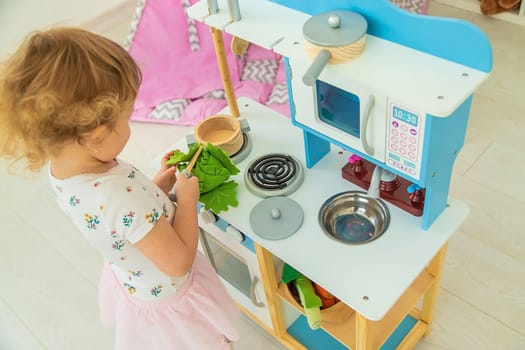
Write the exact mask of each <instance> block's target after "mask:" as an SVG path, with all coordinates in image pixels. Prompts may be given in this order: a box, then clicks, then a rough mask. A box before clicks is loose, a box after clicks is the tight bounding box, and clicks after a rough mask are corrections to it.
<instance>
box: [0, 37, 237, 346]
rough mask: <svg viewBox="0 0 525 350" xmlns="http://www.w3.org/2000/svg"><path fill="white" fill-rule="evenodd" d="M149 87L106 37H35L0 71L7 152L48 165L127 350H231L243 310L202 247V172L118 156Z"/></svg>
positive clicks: (1, 127) (104, 308)
mask: <svg viewBox="0 0 525 350" xmlns="http://www.w3.org/2000/svg"><path fill="white" fill-rule="evenodd" d="M174 64H175V63H174ZM140 82H141V73H140V70H139V67H138V66H137V64H136V63H135V62H134V61H133V59H132V58H131V57H130V55H129V54H128V53H127V52H126V51H125V50H124V49H123V48H122V47H120V46H119V45H118V44H116V43H114V42H112V41H110V40H108V39H106V38H104V37H102V36H99V35H96V34H93V33H90V32H88V31H85V30H82V29H77V28H56V29H51V30H48V31H42V32H36V33H33V34H32V35H30V36H29V37H28V38H27V39H26V40H25V41H24V42H23V44H22V45H21V47H20V48H19V49H18V50H17V51H16V52H15V53H14V54H13V55H12V56H11V57H10V58H9V59H8V60H7V61H6V62H5V64H4V65H3V66H2V67H1V70H0V155H2V156H3V157H5V158H9V159H12V160H13V161H17V160H23V161H25V165H26V167H27V168H28V169H30V170H34V171H37V170H39V169H41V168H42V166H44V165H46V164H47V163H48V164H49V165H48V169H49V178H50V181H51V185H52V188H53V190H54V192H55V194H56V198H57V201H58V204H59V206H60V207H61V209H62V210H63V211H64V212H65V213H66V214H67V215H68V217H69V218H70V219H71V220H72V222H73V223H74V224H75V226H76V227H77V228H78V230H79V231H80V232H81V233H82V234H83V235H84V237H85V238H86V239H87V240H88V241H89V243H90V244H92V245H93V246H94V247H95V248H96V249H97V250H98V251H99V252H100V253H101V254H102V255H103V257H104V258H105V261H106V263H105V265H104V268H103V271H102V276H101V279H100V288H99V304H100V311H101V318H102V322H103V323H104V324H105V325H111V324H114V325H115V330H116V340H115V347H116V349H123V350H124V349H125V350H129V349H141V350H142V349H155V350H163V349H170V350H171V349H191V350H213V349H231V342H232V341H235V340H237V339H238V337H239V336H238V333H237V331H236V329H235V327H234V325H233V324H234V321H235V320H234V318H235V317H237V316H238V310H237V308H236V307H235V305H234V303H233V301H232V300H231V298H230V297H229V296H228V294H227V292H226V289H225V288H224V286H223V285H222V284H221V283H220V280H219V279H218V277H217V275H216V274H215V271H214V270H213V268H212V267H211V265H210V264H209V262H208V261H207V259H206V258H205V257H204V256H202V255H201V254H200V253H198V252H197V245H198V236H199V229H198V224H197V202H198V198H199V188H198V179H197V178H195V177H191V178H187V177H186V176H179V177H178V178H177V177H176V175H175V172H176V167H167V166H166V165H165V162H166V160H167V159H168V158H169V156H170V154H166V155H165V156H164V159H163V160H162V165H161V170H160V171H159V173H158V174H157V175H156V176H155V177H154V179H153V181H151V180H149V179H148V178H146V177H145V176H144V175H143V174H141V173H140V171H138V170H137V169H135V168H134V167H133V166H131V165H129V164H127V163H125V162H124V161H123V160H121V159H118V158H117V156H118V155H119V153H120V152H121V151H122V149H123V148H124V146H125V145H126V143H127V141H128V138H129V135H130V128H129V117H130V115H131V112H132V110H133V104H134V100H135V97H136V94H137V89H138V87H139V85H140ZM173 186H175V190H176V193H177V204H176V205H174V204H173V203H172V202H171V201H170V200H169V199H168V196H167V193H168V192H169V191H170V190H171V189H172V187H173Z"/></svg>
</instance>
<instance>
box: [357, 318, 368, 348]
mask: <svg viewBox="0 0 525 350" xmlns="http://www.w3.org/2000/svg"><path fill="white" fill-rule="evenodd" d="M355 335H356V337H355V348H356V350H372V332H371V327H370V321H368V320H367V319H366V318H365V317H364V316H363V315H361V314H360V313H358V312H356V314H355Z"/></svg>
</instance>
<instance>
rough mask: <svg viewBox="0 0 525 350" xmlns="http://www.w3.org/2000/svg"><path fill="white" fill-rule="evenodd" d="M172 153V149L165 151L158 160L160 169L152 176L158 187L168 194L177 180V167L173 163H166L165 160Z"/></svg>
mask: <svg viewBox="0 0 525 350" xmlns="http://www.w3.org/2000/svg"><path fill="white" fill-rule="evenodd" d="M172 155H173V151H170V152H168V153H166V154H165V155H164V156H163V157H162V160H161V161H160V170H159V172H158V173H157V175H155V177H154V178H153V182H154V183H155V184H156V185H157V186H159V187H160V189H161V190H163V191H164V193H166V194H168V193H169V192H170V191H171V189H172V188H173V185H175V182H176V181H177V176H176V175H175V173H176V172H177V167H176V166H175V165H166V162H167V161H168V159H170V157H171V156H172Z"/></svg>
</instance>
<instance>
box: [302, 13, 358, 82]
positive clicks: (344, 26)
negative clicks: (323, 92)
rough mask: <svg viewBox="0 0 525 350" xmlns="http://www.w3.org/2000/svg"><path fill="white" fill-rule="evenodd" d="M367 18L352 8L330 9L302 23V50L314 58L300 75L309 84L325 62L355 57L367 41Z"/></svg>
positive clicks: (341, 60)
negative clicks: (350, 9)
mask: <svg viewBox="0 0 525 350" xmlns="http://www.w3.org/2000/svg"><path fill="white" fill-rule="evenodd" d="M367 28H368V23H367V21H366V19H365V18H364V17H363V16H362V15H360V14H358V13H356V12H352V11H344V10H338V11H329V12H324V13H320V14H317V15H314V16H312V17H310V19H308V20H307V21H306V22H305V23H304V25H303V35H304V38H305V39H306V43H305V52H306V53H307V54H308V55H309V56H311V57H315V59H314V61H313V62H312V64H311V65H310V67H309V68H308V70H307V71H306V73H305V74H304V76H303V82H304V84H306V85H308V86H312V85H313V84H314V83H315V81H316V80H317V78H318V77H319V75H320V74H321V72H322V71H323V69H324V67H325V66H326V64H327V63H331V64H337V63H342V62H346V61H349V60H351V59H353V58H356V57H357V56H359V55H360V54H361V52H363V50H364V47H365V43H366V30H367Z"/></svg>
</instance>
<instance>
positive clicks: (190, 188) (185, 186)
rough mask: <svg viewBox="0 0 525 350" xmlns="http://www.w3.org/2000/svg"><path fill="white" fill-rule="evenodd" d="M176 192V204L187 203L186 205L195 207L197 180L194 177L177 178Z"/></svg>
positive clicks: (197, 188) (197, 193) (197, 194)
mask: <svg viewBox="0 0 525 350" xmlns="http://www.w3.org/2000/svg"><path fill="white" fill-rule="evenodd" d="M175 191H176V192H177V204H178V205H180V203H181V202H184V203H187V204H188V205H191V206H193V205H197V202H198V201H199V193H200V192H199V178H197V177H196V176H191V177H186V176H184V175H183V176H179V178H178V179H177V185H176V190H175Z"/></svg>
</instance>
